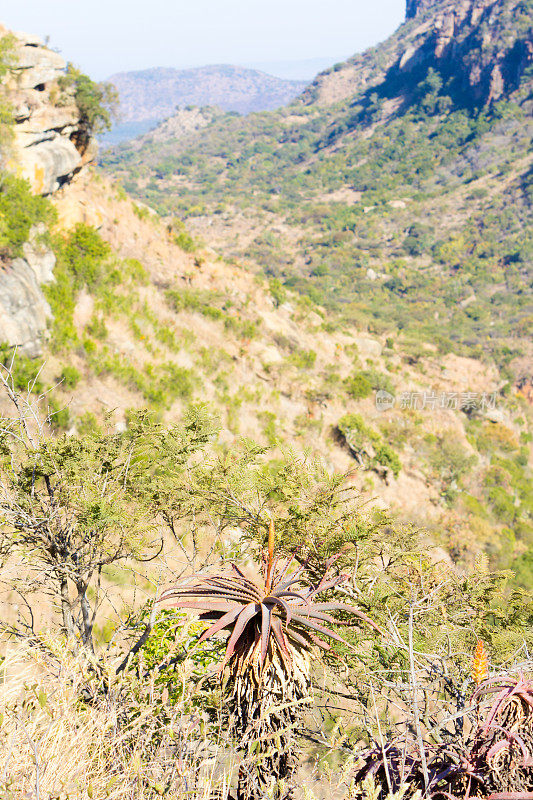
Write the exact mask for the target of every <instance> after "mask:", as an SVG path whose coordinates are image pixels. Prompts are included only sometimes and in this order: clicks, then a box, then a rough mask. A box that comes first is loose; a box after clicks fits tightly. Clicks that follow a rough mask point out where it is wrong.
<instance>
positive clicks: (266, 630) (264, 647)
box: [261, 603, 272, 664]
mask: <svg viewBox="0 0 533 800" xmlns="http://www.w3.org/2000/svg"><path fill="white" fill-rule="evenodd" d="M271 623H272V609H270V608H269V607H268V606H267V604H266V603H261V664H264V663H265V659H266V657H267V651H268V642H269V640H270V628H271Z"/></svg>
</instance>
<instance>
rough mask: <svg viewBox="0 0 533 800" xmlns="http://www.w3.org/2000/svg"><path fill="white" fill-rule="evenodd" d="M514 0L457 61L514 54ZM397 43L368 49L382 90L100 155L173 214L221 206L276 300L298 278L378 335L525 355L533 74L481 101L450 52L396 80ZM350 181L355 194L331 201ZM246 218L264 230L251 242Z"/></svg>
mask: <svg viewBox="0 0 533 800" xmlns="http://www.w3.org/2000/svg"><path fill="white" fill-rule="evenodd" d="M514 5H515V4H514V0H505V2H502V3H501V4H499V6H498V8H497V9H496V10H495V12H494V18H493V20H492V25H491V36H490V37H489V39H490V43H489V44H487V41H486V37H484V36H483V35H481V33H480V30H478V28H477V27H474V33H473V34H472V37H473V38H472V39H471V40H469V43H468V48H469V55H468V58H467V61H466V62H465V61H460V63H457V64H456V68H457V70H458V74H459V72H460V73H461V74H462V72H461V70H463V71H466V70H469V69H470V68H471V64H472V63H473V62H474V60H476V59H477V58H479V61H480V63H481V62H482V63H483V64H487V63H488V61H490V58H491V55H492V57H494V58H495V59H496V58H497V57H498V52H499V51H498V48H501V52H506V53H508V57H509V59H511V60H513V59H514V58H515V57H516V58H517V56H516V53H517V52H518V51H520V47H521V46H522V45H523V41H522V40H523V39H525V38H527V34H526V33H524V31H523V30H522V32H520V31H519V30H518V27H517V26H515V25H511V23H510V19H511V17H512V18H514V16H515V14H518V10H517V8H515V7H514ZM522 5H523V7H524V9H525V11H524V10H523V11H522V12H521V14H522V16H521V15H520V14H518V16H519V17H520V18H521V19H523V18H525V17H527V15H528V7H527V6H526V5H525V4H522ZM511 6H512V9H511ZM524 15H525V17H524ZM480 25H481V23H480ZM407 34H408V31H406V33H405V35H407ZM402 36H403V34H400V39H401V37H402ZM461 36H466V33H463V32H462V34H461ZM520 37H522V38H520ZM495 42H498V45H496V44H495ZM513 43H514V45H513ZM513 46H514V47H515V49H516V52H515V50H513ZM394 47H398V43H397V41H396V40H395V39H394V38H393V39H392V40H390V42H386V43H384V44H383V45H381V46H380V48H378V50H377V51H376V52H373V51H372V52H369V53H367V54H366V55H365V59H366V61H365V63H366V64H367V66H368V69H370V71H371V74H372V75H373V79H375V83H374V85H373V88H372V90H368V91H366V92H359V93H355V94H354V95H353V96H352V97H349V98H347V99H345V100H342V101H340V102H338V103H335V104H333V105H327V103H322V102H321V103H320V104H314V103H313V102H312V100H313V92H314V91H315V90H314V87H311V88H310V90H309V94H308V95H307V96H306V103H305V104H302V103H298V104H294V105H292V106H290V107H288V108H286V109H280V110H278V111H275V112H269V113H263V114H254V115H251V116H248V117H245V118H236V117H234V116H231V115H221V116H219V117H216V118H214V119H213V120H212V122H211V123H210V124H209V125H208V126H207V127H206V128H204V129H203V130H202V131H199V132H198V133H197V134H196V136H195V137H194V138H192V139H187V140H185V141H180V140H172V139H169V140H168V141H165V140H155V139H154V140H152V141H150V142H147V143H144V144H143V146H142V147H141V148H140V149H138V148H137V146H135V147H134V146H129V145H125V146H123V147H121V148H118V149H116V150H114V151H112V152H110V153H108V154H106V156H105V158H104V165H105V167H106V169H108V170H110V171H112V172H113V173H114V174H116V175H119V176H127V179H128V188H129V190H130V191H131V192H132V193H133V194H134V195H135V196H138V197H140V198H143V199H144V200H146V201H147V202H149V203H150V205H151V206H153V207H154V208H156V209H158V210H159V211H161V212H163V213H165V214H170V215H178V216H179V217H181V218H183V219H185V220H186V219H187V216H190V217H195V216H196V217H201V218H202V219H203V218H204V217H205V216H206V215H207V214H212V215H216V216H217V217H218V218H219V220H220V221H221V222H222V223H223V225H225V226H226V229H227V236H226V243H227V251H228V254H231V256H232V257H235V256H236V255H237V256H241V257H242V256H244V257H245V258H247V259H249V260H250V261H252V262H255V263H256V264H258V265H259V266H260V267H261V268H262V269H263V271H264V273H265V275H266V276H267V277H268V279H269V280H270V281H271V284H270V285H271V287H274V289H273V290H272V296H273V299H274V302H275V303H276V304H278V303H279V302H282V299H281V298H282V294H281V293H280V289H281V288H283V287H288V288H291V289H294V290H296V291H297V292H299V293H301V294H302V295H303V296H305V297H308V298H310V299H311V300H312V301H313V302H314V303H320V304H322V305H325V306H326V307H328V308H329V309H330V310H332V311H335V313H336V314H337V315H338V316H339V317H340V319H341V320H344V321H346V322H348V323H353V324H356V325H358V326H365V327H368V329H369V330H370V331H374V332H375V333H377V334H386V335H388V336H389V338H391V339H392V338H394V339H396V338H397V336H398V334H399V333H400V334H402V335H406V334H407V335H409V336H410V337H411V338H414V339H417V340H418V341H422V340H423V341H427V342H434V343H435V344H436V345H437V347H438V349H439V351H440V352H450V351H452V350H453V351H454V352H456V353H459V354H465V355H474V356H481V355H482V354H484V355H485V357H487V356H492V358H493V359H494V360H495V361H496V363H497V364H498V365H499V366H500V367H504V366H506V365H507V363H508V362H509V361H510V360H512V358H513V357H515V356H517V355H520V345H519V342H518V341H517V338H518V337H519V336H523V335H527V326H528V319H529V313H530V312H529V311H528V305H529V303H530V294H529V288H526V287H527V285H528V281H527V269H528V263H529V262H530V260H531V254H532V252H533V250H532V239H531V229H532V226H531V212H530V208H531V204H530V202H529V196H530V193H531V186H530V174H529V172H528V160H527V152H528V148H529V141H530V132H529V130H528V124H529V123H528V118H529V108H528V105H527V104H528V102H529V101H528V97H529V95H528V85H529V84H528V81H529V80H530V72H529V71H528V70H527V69H526V71H525V72H524V73H523V74H522V78H521V83H520V85H513V87H512V92H510V93H507V94H506V95H505V96H503V97H502V98H501V99H500V100H499V101H498V102H495V103H492V104H491V105H488V106H483V104H480V103H478V102H477V100H476V96H475V92H469V93H468V94H465V92H464V91H463V89H462V88H461V86H460V85H459V83H460V82H458V81H456V80H455V79H454V78H453V76H451V75H450V74H448V73H446V70H445V69H444V68H443V66H442V62H439V63H424V64H423V65H421V66H419V67H418V68H417V69H416V70H413V71H412V72H406V73H405V75H404V73H403V72H402V73H401V74H402V75H403V77H404V78H405V81H404V80H401V81H399V80H398V76H397V75H395V74H394V70H392V71H390V72H386V71H384V70H383V68H382V66H381V64H382V62H383V61H386V60H388V58H390V50H391V49H392V48H394ZM406 49H408V48H407V44H406ZM470 50H471V53H470ZM398 52H399V51H398ZM381 53H382V55H380V54H381ZM458 57H459V56H458ZM463 57H464V54H463V55H462V56H460V58H463ZM393 60H394V59H393ZM391 63H392V62H391ZM513 63H514V62H513ZM524 63H525V62H524ZM520 64H521V65H522V66H523V63H522V62H520ZM522 66H520V67H519V66H518V62H517V69H518V70H519V71H520V70H521V69H522ZM339 69H340V68H339ZM465 74H466V73H465ZM517 74H518V73H517ZM389 101H392V102H393V103H397V105H398V108H399V110H398V111H397V113H395V114H394V115H392V116H390V115H389V116H387V115H386V114H385V112H384V107H385V103H386V102H389ZM162 162H165V164H166V169H165V171H164V173H163V172H161V171H158V165H160V164H161V163H162ZM502 181H505V192H502V191H501V186H502ZM339 190H340V192H341V193H342V192H345V193H347V195H348V196H350V195H352V196H353V198H354V199H353V200H350V199H346V200H341V199H334V196H332V195H333V193H337V192H339ZM236 218H238V219H239V220H241V219H243V218H244V219H250V220H251V227H250V229H252V228H253V229H254V230H257V231H259V233H257V235H256V236H255V239H254V240H253V241H252V242H251V243H250V242H249V241H248V239H247V241H248V243H247V245H246V246H245V247H244V249H243V248H241V250H239V248H238V247H236V244H235V243H236V237H237V238H238V236H237V230H236V229H234V226H233V224H232V222H233V219H236ZM239 224H241V223H240V222H239ZM272 281H274V283H272ZM489 321H490V323H491V324H490V325H488V322H489ZM505 348H507V353H506V352H505ZM358 391H359V390H358ZM363 391H364V390H363Z"/></svg>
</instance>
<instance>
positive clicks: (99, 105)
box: [58, 64, 119, 136]
mask: <svg viewBox="0 0 533 800" xmlns="http://www.w3.org/2000/svg"><path fill="white" fill-rule="evenodd" d="M58 83H59V88H60V89H63V90H65V89H70V88H72V87H74V99H75V101H76V105H77V106H78V108H79V111H80V115H81V124H82V126H84V128H85V132H86V134H87V136H91V135H92V134H98V133H102V132H103V131H106V130H110V129H111V125H112V121H113V117H114V116H115V114H116V110H117V107H118V102H119V98H118V92H117V90H116V89H115V87H114V86H113V85H112V84H111V83H96V82H95V81H93V80H91V78H89V76H88V75H85V74H84V73H83V72H81V71H80V70H79V69H77V68H76V67H75V66H74V65H73V64H68V65H67V71H66V73H65V75H62V76H61V77H60V78H59V80H58Z"/></svg>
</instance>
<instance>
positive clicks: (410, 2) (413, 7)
mask: <svg viewBox="0 0 533 800" xmlns="http://www.w3.org/2000/svg"><path fill="white" fill-rule="evenodd" d="M434 5H436V2H435V0H407V8H406V12H405V16H406V18H407V19H411V18H412V17H416V15H417V14H422V13H423V12H424V11H427V9H428V8H431V6H434Z"/></svg>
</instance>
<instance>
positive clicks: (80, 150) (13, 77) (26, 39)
mask: <svg viewBox="0 0 533 800" xmlns="http://www.w3.org/2000/svg"><path fill="white" fill-rule="evenodd" d="M7 33H9V32H8V31H7V30H6V29H5V28H3V27H2V26H0V36H3V35H5V34H7ZM14 36H15V50H14V58H13V66H12V69H11V70H10V72H9V74H8V76H7V78H6V80H5V81H4V85H5V88H6V89H7V96H8V100H9V102H10V104H11V106H12V108H13V116H14V120H15V141H14V144H13V148H12V154H11V157H10V159H9V160H8V163H7V166H8V167H9V168H11V169H12V170H13V171H15V172H17V173H18V174H19V175H21V176H22V177H24V178H27V179H28V180H29V182H30V184H31V187H32V189H33V191H34V192H35V193H37V194H44V195H47V194H52V193H53V192H55V191H56V190H57V189H58V188H59V187H60V186H62V185H63V184H65V183H68V182H69V181H70V180H72V178H73V176H74V175H75V174H76V173H77V172H79V171H80V169H81V168H82V167H83V166H84V164H87V163H88V162H89V161H91V160H92V159H93V158H94V156H95V154H96V150H95V146H94V144H93V143H92V141H90V140H89V141H88V139H87V137H86V135H85V131H84V126H83V123H82V120H81V118H80V111H79V109H78V106H77V105H76V102H75V99H74V90H73V88H72V87H67V86H64V85H62V82H61V80H60V79H61V77H62V76H63V75H64V73H65V67H66V64H65V61H64V60H63V58H62V57H61V56H60V55H59V54H58V53H56V52H54V51H53V50H50V49H49V48H48V47H45V46H44V44H43V43H42V41H41V40H40V39H38V38H36V37H34V36H29V35H27V34H25V33H15V34H14Z"/></svg>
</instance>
